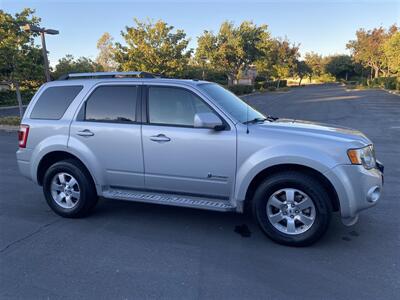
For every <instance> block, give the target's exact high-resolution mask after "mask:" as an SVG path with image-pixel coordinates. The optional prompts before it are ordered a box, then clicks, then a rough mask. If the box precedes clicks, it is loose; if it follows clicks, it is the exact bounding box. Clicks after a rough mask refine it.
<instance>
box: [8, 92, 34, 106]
mask: <svg viewBox="0 0 400 300" xmlns="http://www.w3.org/2000/svg"><path fill="white" fill-rule="evenodd" d="M34 94H35V91H33V90H21V97H22V103H23V104H28V103H29V101H31V99H32V97H33V95H34ZM12 105H18V101H17V94H16V93H15V91H14V90H9V91H0V106H12Z"/></svg>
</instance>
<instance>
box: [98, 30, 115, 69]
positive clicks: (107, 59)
mask: <svg viewBox="0 0 400 300" xmlns="http://www.w3.org/2000/svg"><path fill="white" fill-rule="evenodd" d="M97 49H98V50H99V54H98V55H97V58H96V62H97V63H98V64H99V65H100V66H101V67H102V68H103V70H104V71H107V72H109V71H115V70H116V69H117V67H118V65H117V63H116V62H115V60H114V39H113V37H112V36H111V35H110V34H109V33H108V32H105V33H103V35H102V36H101V37H100V39H99V40H98V41H97Z"/></svg>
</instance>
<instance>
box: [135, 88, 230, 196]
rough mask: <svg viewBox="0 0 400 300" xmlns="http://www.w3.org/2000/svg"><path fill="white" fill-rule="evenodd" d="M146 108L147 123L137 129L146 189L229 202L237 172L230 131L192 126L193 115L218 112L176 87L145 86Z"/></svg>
mask: <svg viewBox="0 0 400 300" xmlns="http://www.w3.org/2000/svg"><path fill="white" fill-rule="evenodd" d="M146 106H147V118H148V120H147V123H144V124H143V127H142V139H143V153H144V166H145V187H146V189H150V190H158V191H166V192H172V193H183V194H192V195H197V196H204V197H215V198H229V196H230V194H231V191H232V187H233V184H234V180H235V178H234V177H235V171H236V131H235V128H234V127H233V126H231V127H230V128H229V126H227V128H226V130H223V131H215V130H213V129H207V128H195V127H194V126H193V124H194V115H195V114H196V113H200V112H212V113H215V114H217V113H216V112H215V111H214V110H213V109H212V108H211V107H210V106H209V105H208V104H207V103H206V102H205V101H204V100H202V99H201V98H200V97H199V96H198V95H196V94H195V93H194V92H192V91H189V90H187V89H184V88H180V87H165V86H151V85H150V86H148V88H147V102H146ZM217 115H218V114H217ZM219 117H220V116H219ZM220 118H221V117H220ZM221 119H222V118H221Z"/></svg>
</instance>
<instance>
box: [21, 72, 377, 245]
mask: <svg viewBox="0 0 400 300" xmlns="http://www.w3.org/2000/svg"><path fill="white" fill-rule="evenodd" d="M17 159H18V165H19V169H20V171H21V173H22V174H23V175H25V176H26V177H28V178H30V179H32V180H33V181H34V182H36V183H37V184H39V185H42V186H43V192H44V195H45V197H46V200H47V202H48V204H49V206H50V207H51V208H52V209H53V210H54V211H55V212H56V213H57V214H59V215H61V216H63V217H71V218H75V217H82V216H85V215H87V214H88V213H89V212H90V211H91V210H92V209H93V208H94V206H95V205H96V203H97V199H98V198H99V197H104V198H109V199H119V200H129V201H139V202H148V203H157V204H166V205H175V206H184V207H191V208H200V209H208V210H217V211H225V212H228V211H234V212H239V213H242V212H245V211H248V212H250V213H252V214H253V215H254V217H255V219H256V221H257V223H258V224H259V225H260V227H261V229H262V230H263V231H264V232H265V233H266V234H267V235H268V236H269V237H270V238H271V239H273V240H275V241H277V242H279V243H282V244H286V245H294V246H304V245H308V244H311V243H312V242H314V241H316V240H317V239H318V238H320V237H321V235H322V234H323V233H324V232H325V231H326V230H327V228H328V225H329V222H330V219H331V215H332V212H335V211H338V212H339V213H340V214H341V217H342V220H343V222H344V223H345V224H346V225H352V224H354V223H355V222H356V221H357V219H358V214H359V212H360V211H361V210H363V209H366V208H369V207H371V206H373V205H375V204H376V203H377V201H378V200H379V198H380V195H381V192H382V185H383V175H382V174H383V166H382V165H381V164H380V163H379V162H377V161H376V160H375V153H374V147H373V144H372V143H371V141H370V140H369V139H368V138H367V137H366V136H365V135H363V134H362V133H360V132H359V131H356V130H352V129H349V128H338V127H332V126H327V125H323V124H316V123H311V122H304V121H298V120H288V119H278V118H273V117H271V116H267V115H264V114H262V113H260V112H258V111H256V110H255V109H254V108H252V107H250V106H248V105H247V104H246V103H245V102H243V101H242V100H240V99H239V98H238V97H236V96H235V95H233V94H232V93H230V92H229V91H227V90H226V89H224V88H223V87H221V86H219V85H217V84H214V83H210V82H206V81H197V80H177V79H162V78H158V77H155V76H152V75H151V74H149V73H144V72H128V73H118V72H116V73H80V74H69V75H67V76H65V77H64V78H63V79H62V80H57V81H53V82H49V83H46V84H44V85H43V86H42V87H41V88H40V89H39V91H38V92H37V93H36V95H35V96H34V97H33V99H32V101H31V103H30V104H29V106H28V108H27V110H26V112H25V115H24V118H23V119H22V122H21V127H20V131H19V150H18V151H17Z"/></svg>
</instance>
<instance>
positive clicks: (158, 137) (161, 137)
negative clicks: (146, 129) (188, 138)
mask: <svg viewBox="0 0 400 300" xmlns="http://www.w3.org/2000/svg"><path fill="white" fill-rule="evenodd" d="M150 140H152V141H153V142H158V143H165V142H169V141H170V140H171V139H170V138H169V137H167V136H166V135H165V134H162V133H160V134H157V135H153V136H151V137H150Z"/></svg>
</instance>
